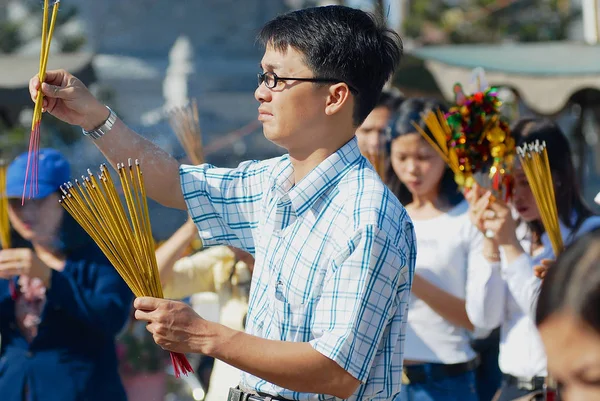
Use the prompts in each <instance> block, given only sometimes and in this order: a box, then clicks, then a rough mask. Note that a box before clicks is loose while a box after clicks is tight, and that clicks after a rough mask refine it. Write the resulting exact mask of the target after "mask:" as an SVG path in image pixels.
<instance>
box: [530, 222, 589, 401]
mask: <svg viewBox="0 0 600 401" xmlns="http://www.w3.org/2000/svg"><path fill="white" fill-rule="evenodd" d="M599 265H600V230H595V231H593V232H592V233H589V234H587V235H585V236H583V237H581V238H579V239H578V240H577V241H576V242H574V243H573V244H572V245H571V246H570V247H568V248H567V249H566V250H565V251H564V252H563V253H562V254H561V255H560V256H559V257H558V259H557V260H556V263H554V264H553V265H552V267H551V268H550V269H549V270H548V275H547V276H546V278H545V279H544V282H543V284H542V286H541V291H540V295H539V299H538V303H537V311H536V317H535V320H536V324H537V326H538V328H539V330H540V335H541V337H542V341H543V343H544V347H545V350H546V354H547V355H548V371H549V373H550V374H551V375H552V376H553V377H554V379H556V380H558V382H559V383H560V393H561V397H562V399H563V400H565V401H588V400H598V399H600V269H598V266H599Z"/></svg>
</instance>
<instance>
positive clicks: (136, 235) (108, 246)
mask: <svg viewBox="0 0 600 401" xmlns="http://www.w3.org/2000/svg"><path fill="white" fill-rule="evenodd" d="M117 170H118V174H119V179H120V181H121V186H122V188H123V194H124V197H125V203H126V205H127V213H126V212H125V208H124V207H123V204H122V202H121V200H120V198H119V196H118V194H117V190H116V188H115V185H114V181H113V179H112V177H111V175H110V173H109V171H108V169H107V168H106V167H105V166H101V167H100V171H101V172H100V176H99V177H98V178H97V177H95V176H94V175H93V174H92V173H91V171H89V170H88V173H89V176H88V177H83V180H82V182H81V183H79V181H75V185H73V184H71V183H70V182H69V183H66V184H65V185H63V186H62V187H61V190H62V192H63V196H62V199H61V200H60V203H61V205H62V206H63V207H64V208H65V210H66V211H67V212H68V213H69V214H70V215H71V216H73V218H74V219H75V220H76V221H77V222H78V223H79V225H81V227H83V229H84V230H85V231H86V232H87V233H88V234H89V235H90V237H91V238H92V239H93V240H94V242H96V244H97V245H98V247H99V248H100V249H101V250H102V252H103V253H104V255H106V258H107V259H108V260H109V262H110V263H111V264H112V265H113V266H114V267H115V269H116V270H117V272H118V273H119V275H120V276H121V277H122V278H123V280H124V281H125V283H127V285H128V286H129V288H130V289H131V290H132V291H133V293H134V294H135V295H136V296H138V297H141V296H152V297H156V298H163V291H162V286H161V283H160V277H159V273H158V264H157V263H156V256H155V253H154V252H155V249H154V241H153V240H152V228H151V226H150V215H149V212H148V203H147V200H146V189H145V186H144V180H143V176H142V170H141V167H140V164H139V162H138V161H137V160H136V162H135V164H133V163H132V162H131V160H129V163H128V165H127V166H125V165H123V164H118V165H117ZM171 361H172V363H173V367H174V369H175V376H177V377H178V376H179V374H180V373H184V374H187V373H189V372H193V369H192V367H191V365H190V363H189V362H188V360H187V359H186V357H185V355H183V354H178V353H171Z"/></svg>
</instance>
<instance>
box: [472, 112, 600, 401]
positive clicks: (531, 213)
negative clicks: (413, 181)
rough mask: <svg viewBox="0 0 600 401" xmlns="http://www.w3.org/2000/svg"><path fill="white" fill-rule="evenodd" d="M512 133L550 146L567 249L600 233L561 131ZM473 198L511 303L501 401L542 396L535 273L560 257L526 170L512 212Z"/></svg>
mask: <svg viewBox="0 0 600 401" xmlns="http://www.w3.org/2000/svg"><path fill="white" fill-rule="evenodd" d="M512 133H513V136H514V137H515V140H516V141H517V143H518V144H520V145H521V144H524V143H531V142H535V141H536V140H537V141H539V142H540V143H541V142H545V143H546V149H547V152H548V158H549V161H550V170H551V173H552V181H553V182H551V183H548V185H553V186H554V190H555V197H556V199H555V201H556V206H557V211H558V217H559V225H560V231H561V234H562V238H563V241H564V243H565V244H566V245H568V244H569V243H570V242H572V241H573V239H575V238H576V237H578V236H580V235H582V234H584V233H586V232H589V231H591V230H593V229H594V228H597V227H600V217H599V216H594V215H593V212H592V211H591V210H590V209H589V208H588V207H587V206H586V204H585V202H584V201H583V197H582V195H581V192H580V190H579V187H578V185H577V178H576V176H575V168H574V166H573V161H572V160H571V152H570V146H569V142H568V140H567V138H566V137H565V135H564V134H563V133H562V131H561V129H560V128H559V127H558V126H557V125H556V124H554V123H553V122H550V121H548V120H544V119H525V120H521V121H519V122H518V123H517V124H516V125H515V127H514V128H513V130H512ZM471 195H472V198H471V199H470V200H471V202H472V205H473V206H472V214H473V220H474V222H475V224H476V225H477V226H478V228H479V229H480V230H481V231H482V232H486V231H488V230H489V231H491V232H492V233H493V238H486V239H485V243H486V244H487V245H486V246H488V247H493V248H494V251H493V252H494V253H495V254H496V255H498V256H499V257H500V261H501V266H502V276H503V277H504V280H505V287H506V292H505V297H504V299H500V298H498V301H497V303H496V304H497V305H498V308H499V309H502V310H503V311H504V319H503V322H502V326H501V344H500V357H499V363H500V369H501V370H502V372H503V373H504V381H503V384H502V388H501V390H500V395H499V399H498V400H499V401H506V400H512V399H514V398H517V397H521V396H525V395H527V394H530V393H533V392H535V391H540V390H541V389H542V388H543V386H544V381H545V378H546V376H547V369H546V355H545V353H544V349H543V346H542V343H541V341H540V338H539V335H538V332H537V330H536V328H535V325H534V323H533V311H534V310H535V304H536V302H537V296H538V293H539V288H540V285H541V283H542V281H541V280H540V279H539V278H537V277H536V276H535V275H534V267H535V266H538V265H542V260H544V259H554V258H555V256H554V253H553V250H552V247H551V245H550V239H549V236H548V233H546V232H545V231H544V227H543V225H542V223H541V214H540V210H539V209H538V207H537V205H536V202H535V199H534V197H533V193H532V190H531V188H530V185H529V183H528V181H527V177H526V176H525V173H524V171H523V169H522V167H521V166H519V165H517V166H515V169H514V190H513V197H512V202H511V206H512V208H511V207H509V206H508V205H506V204H505V203H503V202H501V201H500V200H494V201H493V202H492V201H490V194H489V193H486V194H485V195H483V196H482V197H480V198H479V197H478V195H480V191H479V190H475V191H472V192H471ZM513 216H516V218H513Z"/></svg>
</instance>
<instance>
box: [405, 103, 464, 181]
mask: <svg viewBox="0 0 600 401" xmlns="http://www.w3.org/2000/svg"><path fill="white" fill-rule="evenodd" d="M421 118H422V119H423V121H424V122H425V125H426V126H427V128H429V131H431V134H432V135H433V139H432V138H431V137H430V136H429V135H428V134H427V133H426V132H425V131H424V130H423V129H422V128H421V127H420V126H419V125H418V124H417V122H415V121H413V122H412V125H413V127H415V129H416V130H417V132H418V133H419V134H421V136H422V137H423V139H425V140H426V141H427V142H428V143H429V144H430V145H431V146H432V147H433V148H434V149H435V150H436V151H437V152H438V154H439V155H440V157H441V158H442V159H443V160H444V161H445V162H446V164H447V165H448V166H449V167H450V169H451V170H452V172H453V173H454V175H455V176H457V177H458V176H462V175H463V174H464V173H463V171H464V169H462V170H461V168H460V166H459V163H458V156H457V154H456V151H455V150H454V149H453V148H452V147H449V146H448V139H447V138H451V137H452V129H451V128H450V126H449V125H448V122H447V121H446V118H445V117H444V113H442V112H441V111H440V110H436V112H435V113H434V112H429V113H427V114H424V115H422V116H421ZM464 184H465V186H467V185H468V184H469V183H466V182H465V183H464Z"/></svg>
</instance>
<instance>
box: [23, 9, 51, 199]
mask: <svg viewBox="0 0 600 401" xmlns="http://www.w3.org/2000/svg"><path fill="white" fill-rule="evenodd" d="M59 4H60V0H54V2H53V6H52V17H51V19H50V27H48V15H49V12H50V11H49V9H50V1H49V0H44V12H43V21H42V43H41V46H40V63H39V71H38V77H39V79H40V84H41V83H42V82H44V80H45V79H46V69H47V67H48V57H49V54H50V45H51V44H52V36H53V34H54V28H55V26H56V19H57V17H58V9H59ZM43 104H44V95H43V93H42V91H41V90H39V91H38V94H37V97H36V100H35V107H34V109H33V118H32V120H31V136H30V139H29V154H28V157H27V169H26V171H25V182H24V184H23V197H22V203H24V202H25V196H26V188H27V183H28V182H29V185H30V186H29V195H28V196H29V197H30V198H31V197H32V196H34V195H35V194H36V193H37V180H38V153H39V147H40V123H41V120H42V106H43Z"/></svg>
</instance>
